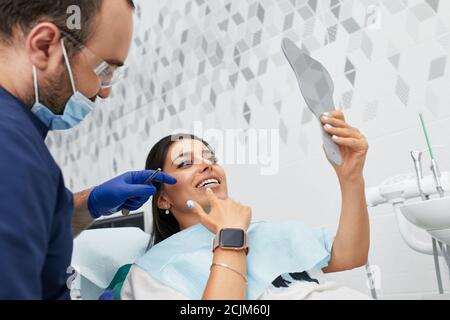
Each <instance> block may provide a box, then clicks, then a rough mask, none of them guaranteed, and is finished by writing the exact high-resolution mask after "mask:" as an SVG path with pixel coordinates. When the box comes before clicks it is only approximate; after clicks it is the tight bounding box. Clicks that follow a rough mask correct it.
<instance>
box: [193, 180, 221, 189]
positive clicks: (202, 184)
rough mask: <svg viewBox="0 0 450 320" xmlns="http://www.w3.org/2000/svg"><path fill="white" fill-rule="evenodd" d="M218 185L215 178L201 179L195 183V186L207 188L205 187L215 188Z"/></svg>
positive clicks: (218, 182)
mask: <svg viewBox="0 0 450 320" xmlns="http://www.w3.org/2000/svg"><path fill="white" fill-rule="evenodd" d="M217 187H220V181H219V179H216V178H209V179H205V180H202V181H201V182H200V183H199V184H197V186H196V188H200V189H207V188H217Z"/></svg>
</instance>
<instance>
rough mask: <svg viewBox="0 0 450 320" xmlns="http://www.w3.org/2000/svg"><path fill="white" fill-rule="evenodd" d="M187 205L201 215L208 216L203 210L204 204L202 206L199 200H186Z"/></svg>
mask: <svg viewBox="0 0 450 320" xmlns="http://www.w3.org/2000/svg"><path fill="white" fill-rule="evenodd" d="M186 205H187V207H188V208H189V209H190V210H191V211H192V212H193V213H195V214H196V215H198V216H199V217H207V216H208V214H207V213H206V212H205V211H204V210H203V208H202V206H200V205H199V204H198V203H197V202H195V201H193V200H188V202H186Z"/></svg>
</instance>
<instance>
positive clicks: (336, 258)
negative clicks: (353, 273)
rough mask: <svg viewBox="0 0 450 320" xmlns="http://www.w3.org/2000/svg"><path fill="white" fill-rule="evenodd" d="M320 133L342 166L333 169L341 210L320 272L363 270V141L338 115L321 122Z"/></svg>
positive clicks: (366, 220) (365, 250) (365, 238)
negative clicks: (327, 138)
mask: <svg viewBox="0 0 450 320" xmlns="http://www.w3.org/2000/svg"><path fill="white" fill-rule="evenodd" d="M322 124H323V125H324V126H325V125H326V124H329V125H330V126H327V127H324V129H325V130H326V131H327V132H328V133H329V134H331V135H333V136H335V137H336V136H337V137H338V139H336V138H333V140H334V141H335V143H336V144H337V145H338V146H339V150H340V153H341V158H342V163H341V165H339V166H336V165H335V164H334V163H332V162H331V161H330V163H331V164H332V165H333V167H334V169H335V171H336V174H337V176H338V179H339V184H340V188H341V194H342V208H341V216H340V221H339V227H338V230H337V234H336V237H335V240H334V243H333V248H332V252H331V260H330V263H329V265H328V267H327V268H325V269H324V272H336V271H343V270H348V269H353V268H356V267H360V266H363V265H364V264H366V263H367V257H368V253H369V242H370V240H369V217H368V213H367V204H366V197H365V187H364V177H363V168H364V163H365V159H366V155H367V151H368V149H369V145H368V143H367V140H366V138H365V137H364V135H363V134H361V133H360V131H359V130H358V129H356V128H353V127H351V126H350V125H349V124H348V123H346V122H345V118H344V114H343V113H342V112H340V111H336V112H331V113H329V114H328V117H326V118H323V119H322Z"/></svg>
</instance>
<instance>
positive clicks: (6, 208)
mask: <svg viewBox="0 0 450 320" xmlns="http://www.w3.org/2000/svg"><path fill="white" fill-rule="evenodd" d="M47 133H48V130H47V128H46V127H45V126H44V125H43V124H42V123H41V122H40V121H39V120H38V119H37V118H36V117H35V116H34V115H33V113H32V112H31V111H30V110H29V108H28V107H26V106H25V105H24V104H23V103H22V102H20V101H19V100H17V99H16V98H15V97H14V96H12V95H11V94H10V93H8V92H7V91H6V90H4V89H2V88H0V300H2V299H70V292H69V289H68V286H67V284H66V282H67V279H68V278H69V276H70V275H71V273H70V272H69V273H68V267H69V266H70V262H71V256H72V246H73V240H72V227H71V221H72V212H73V196H72V193H71V192H70V191H68V190H67V189H66V187H65V186H64V181H63V177H62V174H61V170H60V169H59V167H58V165H57V164H56V162H55V160H54V159H53V157H52V156H51V154H50V152H49V150H48V149H47V146H46V145H45V143H44V139H45V137H46V135H47Z"/></svg>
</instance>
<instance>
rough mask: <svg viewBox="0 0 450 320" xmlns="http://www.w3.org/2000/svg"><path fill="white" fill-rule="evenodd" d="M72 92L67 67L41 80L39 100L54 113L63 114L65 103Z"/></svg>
mask: <svg viewBox="0 0 450 320" xmlns="http://www.w3.org/2000/svg"><path fill="white" fill-rule="evenodd" d="M72 94H73V90H72V87H71V84H70V79H69V75H68V74H67V69H63V70H62V71H61V73H60V74H59V75H58V76H56V77H53V78H52V79H51V80H45V81H42V82H41V83H40V85H39V100H40V102H41V103H43V104H44V105H45V106H46V107H47V108H49V109H50V110H51V111H52V112H53V113H54V114H58V115H61V114H63V112H64V108H65V106H66V103H67V101H69V99H70V97H71V96H72Z"/></svg>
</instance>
